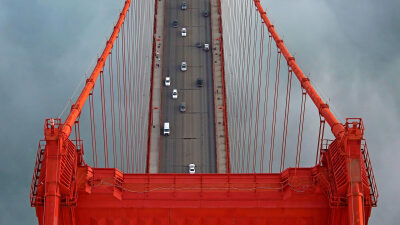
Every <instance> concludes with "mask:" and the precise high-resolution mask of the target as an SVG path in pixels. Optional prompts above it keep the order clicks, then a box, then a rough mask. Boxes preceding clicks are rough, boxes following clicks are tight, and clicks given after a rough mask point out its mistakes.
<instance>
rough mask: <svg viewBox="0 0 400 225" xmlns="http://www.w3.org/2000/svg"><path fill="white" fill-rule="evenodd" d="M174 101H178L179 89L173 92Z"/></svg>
mask: <svg viewBox="0 0 400 225" xmlns="http://www.w3.org/2000/svg"><path fill="white" fill-rule="evenodd" d="M172 99H178V90H177V89H174V90H172Z"/></svg>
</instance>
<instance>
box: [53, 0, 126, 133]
mask: <svg viewBox="0 0 400 225" xmlns="http://www.w3.org/2000/svg"><path fill="white" fill-rule="evenodd" d="M130 4H131V0H126V1H125V5H124V8H123V9H122V12H121V14H120V16H119V19H118V21H117V24H116V25H115V26H114V30H113V32H112V34H111V36H110V38H109V39H108V41H107V44H106V47H105V48H104V50H103V53H102V54H101V56H100V58H98V59H97V64H96V66H95V67H94V69H93V72H92V74H91V75H90V77H89V78H88V79H87V80H86V85H85V87H84V88H83V90H82V92H81V94H80V95H79V97H78V99H77V100H76V102H75V104H74V105H72V107H71V112H70V113H69V115H68V117H67V119H66V120H65V123H64V125H63V127H62V130H61V132H62V134H63V135H64V137H69V135H70V133H71V131H72V126H73V125H74V123H75V121H76V119H77V118H78V116H79V115H80V113H81V111H82V108H83V105H84V104H85V102H86V99H87V98H88V96H89V94H90V92H91V91H92V89H93V87H94V84H95V83H96V80H97V78H98V76H99V74H100V72H101V71H102V70H103V67H104V64H105V63H106V59H107V57H108V55H109V54H110V52H111V49H112V47H113V45H114V41H115V39H117V37H118V34H119V31H120V29H121V26H122V24H123V23H124V20H125V17H126V13H127V12H128V9H129V6H130Z"/></svg>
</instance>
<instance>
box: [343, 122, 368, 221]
mask: <svg viewBox="0 0 400 225" xmlns="http://www.w3.org/2000/svg"><path fill="white" fill-rule="evenodd" d="M345 129H346V135H345V136H344V140H343V144H344V149H345V154H346V155H347V162H346V164H347V171H348V175H349V176H348V178H349V183H348V184H349V185H348V191H347V200H348V206H347V207H348V214H349V215H348V218H349V225H364V201H363V199H364V196H363V190H362V188H363V184H362V168H363V167H362V163H363V161H362V153H361V141H362V140H363V130H364V128H363V125H362V121H357V122H354V121H353V122H352V123H346V128H345Z"/></svg>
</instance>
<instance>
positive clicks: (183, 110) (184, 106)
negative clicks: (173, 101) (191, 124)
mask: <svg viewBox="0 0 400 225" xmlns="http://www.w3.org/2000/svg"><path fill="white" fill-rule="evenodd" d="M179 111H181V112H186V104H185V102H181V105H180V106H179Z"/></svg>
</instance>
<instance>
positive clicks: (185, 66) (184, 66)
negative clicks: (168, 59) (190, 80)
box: [181, 61, 187, 72]
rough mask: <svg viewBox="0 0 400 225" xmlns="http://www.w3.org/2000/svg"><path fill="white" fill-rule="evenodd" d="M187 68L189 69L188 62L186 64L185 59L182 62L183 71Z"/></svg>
mask: <svg viewBox="0 0 400 225" xmlns="http://www.w3.org/2000/svg"><path fill="white" fill-rule="evenodd" d="M186 70H187V64H186V62H185V61H183V62H182V63H181V71H182V72H185V71H186Z"/></svg>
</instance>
